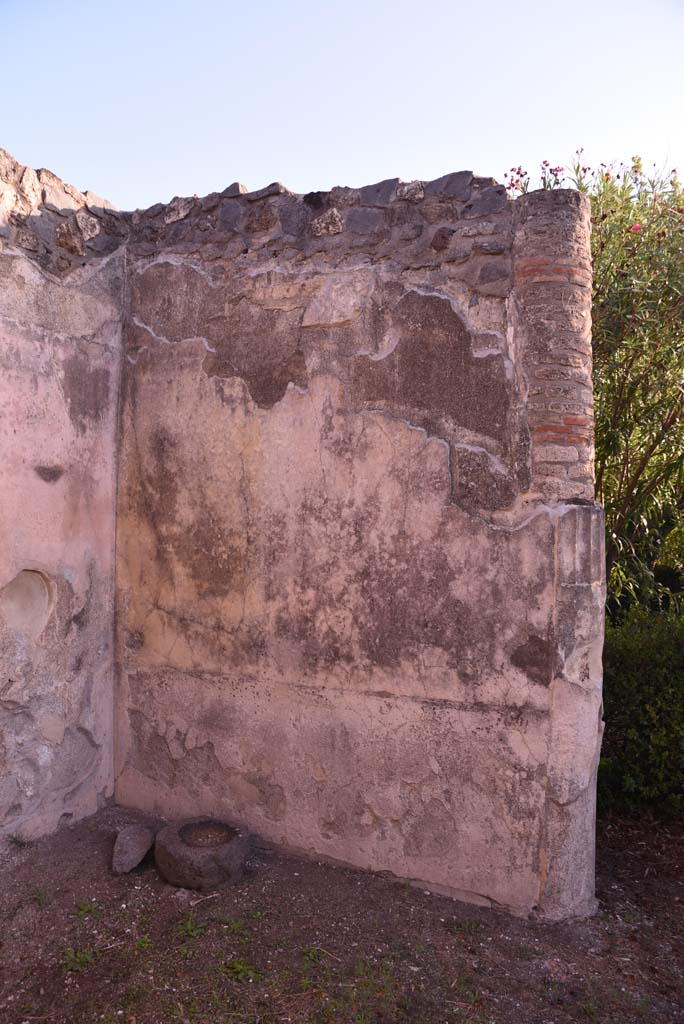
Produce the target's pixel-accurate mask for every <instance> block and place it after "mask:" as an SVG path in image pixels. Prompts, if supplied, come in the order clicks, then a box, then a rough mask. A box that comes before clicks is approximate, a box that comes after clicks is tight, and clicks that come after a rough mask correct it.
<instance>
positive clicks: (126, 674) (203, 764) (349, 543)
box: [117, 173, 603, 916]
mask: <svg viewBox="0 0 684 1024" xmlns="http://www.w3.org/2000/svg"><path fill="white" fill-rule="evenodd" d="M128 253H129V257H128V258H129V301H130V306H129V310H128V322H127V327H126V368H125V374H124V380H125V383H124V397H123V416H122V442H121V443H122V448H121V470H120V487H119V512H118V538H119V540H118V593H119V599H120V602H121V610H120V619H119V623H120V636H119V650H120V652H121V676H120V681H119V685H120V692H119V698H118V701H117V708H118V715H119V727H118V742H117V751H118V761H117V763H118V772H117V795H118V799H119V800H120V801H122V802H123V803H126V804H134V805H136V806H142V807H146V808H150V809H152V808H153V809H155V810H160V811H162V812H164V813H166V814H179V813H191V812H195V811H196V810H197V809H198V808H202V809H203V810H205V811H211V812H212V813H216V814H222V815H228V816H231V815H232V816H235V817H237V818H239V819H240V820H241V821H244V822H247V823H248V824H250V825H251V826H252V827H254V828H255V829H257V830H258V831H259V832H261V833H262V834H263V835H266V836H267V837H269V838H271V839H274V840H276V841H278V842H283V843H285V844H287V845H289V846H292V847H297V848H300V849H304V850H308V851H312V852H316V853H317V854H324V855H327V856H330V857H332V858H337V859H339V860H342V861H346V862H350V863H353V864H360V865H362V866H365V867H372V868H378V869H386V870H390V871H393V872H395V873H397V874H399V875H403V876H408V877H411V878H416V879H420V880H421V881H423V882H426V883H429V884H430V885H432V886H433V887H435V888H439V889H441V890H444V891H446V892H451V893H453V894H455V895H458V896H461V897H463V898H465V899H470V900H476V901H479V902H484V903H491V904H493V905H499V906H503V907H507V908H510V909H511V910H514V911H515V912H519V913H524V912H529V911H532V910H533V909H536V910H537V911H538V912H539V913H541V914H545V915H547V916H562V915H563V914H566V913H568V912H586V911H588V910H589V909H590V908H591V906H592V901H593V839H592V836H593V799H594V797H593V783H594V771H595V767H596V760H597V754H598V746H599V735H600V731H599V730H600V692H599V691H600V646H601V609H602V603H603V590H602V556H601V529H602V527H601V519H600V513H599V512H598V511H597V510H596V509H595V508H594V507H593V505H592V464H591V452H592V446H591V445H592V438H591V426H592V409H591V370H590V335H589V326H590V325H589V313H590V267H589V263H588V253H589V249H588V220H587V210H586V207H585V201H584V200H583V199H582V197H581V196H579V195H578V194H577V193H574V192H562V193H560V192H559V193H548V194H546V193H545V194H541V195H532V196H529V197H526V198H525V199H522V200H519V201H517V202H515V203H511V202H509V201H508V200H507V198H506V195H505V192H504V189H503V188H502V187H501V186H498V185H496V184H494V183H493V182H491V181H490V180H482V179H476V178H473V177H472V175H470V174H469V173H459V174H453V175H449V176H447V177H446V178H444V179H442V180H439V181H436V182H431V183H428V184H423V183H419V182H413V183H410V184H402V183H400V182H397V181H386V182H382V183H381V184H379V185H375V186H370V187H369V188H365V189H361V190H351V189H335V190H333V192H332V193H330V194H313V195H308V196H304V197H301V196H296V195H292V194H290V193H288V192H287V191H286V190H285V189H283V188H282V187H280V186H272V187H271V188H270V189H266V190H262V192H260V193H254V194H247V195H244V194H241V192H240V189H239V187H237V186H233V187H232V188H231V189H229V190H227V192H226V193H225V194H223V195H214V196H210V197H208V198H207V199H204V200H183V201H176V202H175V203H174V204H171V206H169V207H158V208H154V209H152V210H150V211H147V213H145V214H142V215H137V216H135V217H134V219H133V224H132V234H131V238H130V242H129V247H128Z"/></svg>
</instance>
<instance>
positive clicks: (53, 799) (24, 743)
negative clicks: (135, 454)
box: [0, 151, 123, 837]
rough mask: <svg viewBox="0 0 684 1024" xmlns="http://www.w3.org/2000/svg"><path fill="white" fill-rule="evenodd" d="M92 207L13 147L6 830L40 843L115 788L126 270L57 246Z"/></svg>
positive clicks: (7, 324) (1, 624) (4, 432)
mask: <svg viewBox="0 0 684 1024" xmlns="http://www.w3.org/2000/svg"><path fill="white" fill-rule="evenodd" d="M39 175H42V176H43V177H42V181H41V179H40V178H39ZM55 183H58V185H59V188H58V185H57V184H55ZM60 189H61V192H60ZM45 195H47V201H48V202H49V203H50V204H51V207H53V208H51V209H47V208H46V207H45V205H44V198H43V197H44V196H45ZM84 203H85V197H83V196H80V193H77V192H76V190H75V189H73V190H72V191H71V193H69V192H66V191H64V187H63V186H62V185H61V182H58V179H56V178H54V175H49V172H39V174H38V175H37V174H36V172H34V171H32V170H31V169H30V168H24V167H21V165H18V164H16V162H15V161H13V160H11V158H9V157H7V155H6V154H4V153H3V152H2V151H0V367H1V370H2V372H1V374H0V437H1V438H2V444H1V445H0V480H1V481H2V486H1V487H0V831H1V832H2V833H5V834H13V833H17V834H19V835H22V836H25V837H26V836H29V837H30V836H36V835H40V834H42V833H45V832H49V831H51V830H53V829H54V828H56V827H57V825H58V824H59V823H60V822H62V821H68V820H71V819H72V818H77V817H80V816H82V815H84V814H89V813H92V812H93V811H94V810H96V808H97V806H98V800H101V799H103V798H105V797H106V796H108V795H111V793H112V789H113V769H112V679H113V654H114V651H113V627H114V558H113V556H114V513H115V474H114V454H115V449H116V445H115V430H116V419H117V394H118V383H119V368H120V352H121V319H122V316H121V295H122V283H123V261H122V253H115V254H114V255H112V256H109V257H106V256H105V257H104V258H96V259H95V260H94V261H92V262H88V263H86V264H85V265H82V262H81V261H79V262H78V263H76V262H75V261H74V262H72V260H73V259H74V254H73V253H72V252H71V251H70V250H69V249H66V250H64V249H63V247H62V246H61V245H59V244H58V243H57V236H58V232H60V231H61V230H62V229H63V226H64V225H65V224H68V223H69V219H70V218H71V217H73V216H75V215H76V214H77V213H78V212H80V213H81V216H82V219H83V222H84V224H87V221H86V220H85V218H86V217H90V214H88V212H87V208H86V207H85V205H84ZM58 209H59V210H61V211H63V212H57V210H58ZM92 219H93V220H94V218H92ZM45 239H47V241H45Z"/></svg>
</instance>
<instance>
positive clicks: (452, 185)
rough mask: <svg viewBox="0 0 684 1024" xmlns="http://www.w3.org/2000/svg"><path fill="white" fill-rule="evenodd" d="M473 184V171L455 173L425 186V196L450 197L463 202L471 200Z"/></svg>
mask: <svg viewBox="0 0 684 1024" xmlns="http://www.w3.org/2000/svg"><path fill="white" fill-rule="evenodd" d="M472 183H473V172H472V171H455V172H454V173H453V174H445V175H443V177H441V178H435V180H434V181H429V182H428V183H427V184H426V186H425V195H427V196H448V197H449V198H450V199H460V200H461V201H463V200H466V199H470V190H471V186H472Z"/></svg>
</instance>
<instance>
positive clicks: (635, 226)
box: [629, 224, 641, 231]
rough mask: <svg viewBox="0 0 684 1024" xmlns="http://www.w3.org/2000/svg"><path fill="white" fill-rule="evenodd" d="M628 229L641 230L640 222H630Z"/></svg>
mask: <svg viewBox="0 0 684 1024" xmlns="http://www.w3.org/2000/svg"><path fill="white" fill-rule="evenodd" d="M629 230H630V231H641V224H632V226H631V228H630V229H629Z"/></svg>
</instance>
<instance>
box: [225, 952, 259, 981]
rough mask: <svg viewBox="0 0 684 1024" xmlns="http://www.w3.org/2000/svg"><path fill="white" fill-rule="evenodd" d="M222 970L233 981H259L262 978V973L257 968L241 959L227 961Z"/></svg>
mask: <svg viewBox="0 0 684 1024" xmlns="http://www.w3.org/2000/svg"><path fill="white" fill-rule="evenodd" d="M221 970H222V973H223V974H225V975H226V977H227V978H230V979H231V980H232V981H239V982H244V981H259V979H260V978H261V973H260V971H258V970H257V969H256V967H253V966H252V965H251V964H250V963H248V962H247V961H246V960H242V959H240V958H239V957H237V958H236V959H234V960H228V961H226V963H225V964H223V967H222V969H221Z"/></svg>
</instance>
